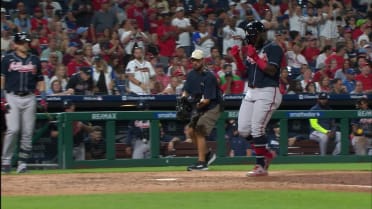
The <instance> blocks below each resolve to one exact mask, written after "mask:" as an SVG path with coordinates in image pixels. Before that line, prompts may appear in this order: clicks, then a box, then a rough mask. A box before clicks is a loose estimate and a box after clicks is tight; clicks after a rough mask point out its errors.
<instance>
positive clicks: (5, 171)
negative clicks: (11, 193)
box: [1, 165, 12, 174]
mask: <svg viewBox="0 0 372 209" xmlns="http://www.w3.org/2000/svg"><path fill="white" fill-rule="evenodd" d="M11 170H12V169H11V167H10V165H3V166H1V174H9V173H10V171H11Z"/></svg>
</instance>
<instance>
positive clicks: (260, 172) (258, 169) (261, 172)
mask: <svg viewBox="0 0 372 209" xmlns="http://www.w3.org/2000/svg"><path fill="white" fill-rule="evenodd" d="M267 175H269V174H268V173H267V170H265V169H264V168H263V167H262V166H261V165H255V166H254V168H253V170H252V171H249V172H248V173H247V176H248V177H256V176H267Z"/></svg>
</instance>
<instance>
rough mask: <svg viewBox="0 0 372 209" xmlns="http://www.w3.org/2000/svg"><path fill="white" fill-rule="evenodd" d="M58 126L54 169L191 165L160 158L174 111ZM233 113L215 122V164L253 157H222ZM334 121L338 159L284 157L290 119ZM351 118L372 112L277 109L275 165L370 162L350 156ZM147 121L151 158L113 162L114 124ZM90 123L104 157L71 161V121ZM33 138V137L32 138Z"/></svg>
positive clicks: (100, 115) (87, 116)
mask: <svg viewBox="0 0 372 209" xmlns="http://www.w3.org/2000/svg"><path fill="white" fill-rule="evenodd" d="M52 116H53V119H54V118H55V122H56V123H57V124H58V132H59V136H58V167H59V168H88V167H130V166H175V165H188V164H189V163H193V162H194V161H195V160H196V158H194V157H162V156H160V153H159V152H160V140H159V135H160V127H159V122H160V121H163V120H175V117H176V113H175V112H174V111H141V112H140V111H121V112H109V111H105V112H73V113H57V114H53V115H52ZM50 117H51V116H50V115H46V114H45V113H38V114H37V118H38V119H44V120H45V119H49V120H50ZM236 117H237V111H225V112H224V113H223V114H221V117H220V118H219V120H218V121H217V124H216V130H217V134H216V135H217V139H216V143H217V149H216V154H217V156H218V157H217V160H216V162H215V163H216V164H242V163H253V162H254V157H228V156H227V155H226V149H227V147H226V140H225V137H224V135H225V121H226V120H227V119H229V118H236ZM314 117H315V118H335V119H337V120H338V121H339V126H340V131H341V135H342V142H341V143H342V144H341V154H340V155H338V156H331V155H327V156H305V155H303V156H288V140H287V139H288V121H289V120H291V119H309V118H314ZM353 118H372V111H371V110H368V111H358V110H332V111H285V110H277V111H276V112H274V114H273V116H272V119H274V120H279V121H280V132H281V133H280V136H281V137H280V149H279V151H280V153H279V156H278V157H277V158H276V159H275V162H276V163H318V162H371V156H356V155H350V150H349V149H350V142H349V141H350V140H349V133H350V130H349V129H350V120H351V119H353ZM122 120H124V121H131V120H150V139H151V158H150V159H122V158H120V159H117V158H116V155H115V143H116V142H115V133H116V123H117V122H118V121H122ZM74 121H92V122H97V121H99V122H100V123H102V124H104V125H103V128H104V130H105V137H104V138H105V141H106V158H105V159H99V160H79V161H78V160H73V136H72V132H73V125H72V124H73V122H74ZM34 138H35V137H34Z"/></svg>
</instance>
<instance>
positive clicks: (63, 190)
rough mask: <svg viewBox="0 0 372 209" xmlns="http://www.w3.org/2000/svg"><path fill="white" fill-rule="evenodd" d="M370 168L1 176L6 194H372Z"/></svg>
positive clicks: (2, 189) (2, 186)
mask: <svg viewBox="0 0 372 209" xmlns="http://www.w3.org/2000/svg"><path fill="white" fill-rule="evenodd" d="M371 175H372V174H371V172H362V171H360V172H359V171H358V172H355V171H344V172H341V171H332V172H330V171H327V172H313V171H308V172H307V171H306V172H305V171H301V172H299V171H273V172H271V173H270V176H267V177H255V178H252V177H246V176H245V173H244V172H241V171H206V172H186V171H185V172H127V173H82V174H42V175H37V174H24V175H2V176H1V182H2V184H1V194H2V195H6V196H15V195H67V194H95V193H128V192H172V191H224V190H225V191H227V190H229V191H232V190H242V189H274V190H285V189H295V190H302V189H310V190H326V191H352V192H369V193H372V178H371V177H372V176H371Z"/></svg>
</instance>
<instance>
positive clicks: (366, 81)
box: [355, 63, 372, 94]
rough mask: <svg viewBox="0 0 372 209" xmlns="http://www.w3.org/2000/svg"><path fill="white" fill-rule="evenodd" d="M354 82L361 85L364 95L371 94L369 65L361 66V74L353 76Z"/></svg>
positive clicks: (371, 81) (371, 80)
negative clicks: (358, 82)
mask: <svg viewBox="0 0 372 209" xmlns="http://www.w3.org/2000/svg"><path fill="white" fill-rule="evenodd" d="M355 80H356V81H360V82H362V83H363V91H364V93H365V94H370V93H372V73H371V64H370V63H364V64H363V65H362V66H361V73H360V74H359V75H356V76H355Z"/></svg>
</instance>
